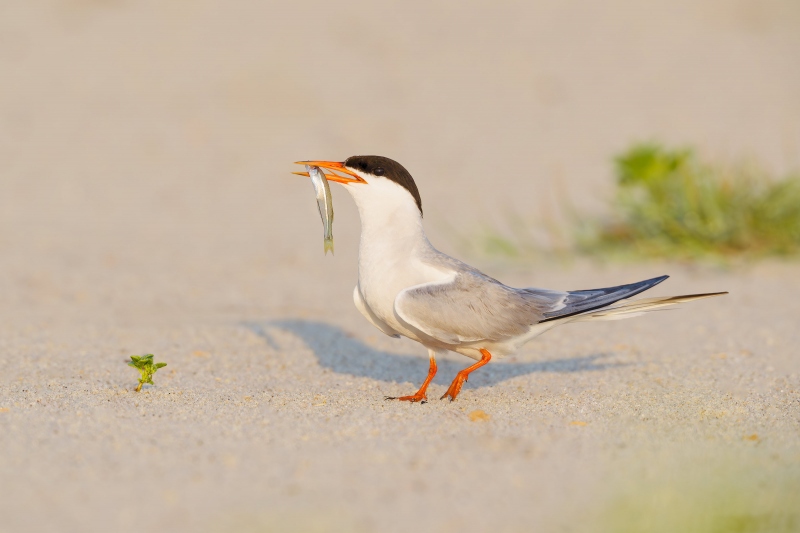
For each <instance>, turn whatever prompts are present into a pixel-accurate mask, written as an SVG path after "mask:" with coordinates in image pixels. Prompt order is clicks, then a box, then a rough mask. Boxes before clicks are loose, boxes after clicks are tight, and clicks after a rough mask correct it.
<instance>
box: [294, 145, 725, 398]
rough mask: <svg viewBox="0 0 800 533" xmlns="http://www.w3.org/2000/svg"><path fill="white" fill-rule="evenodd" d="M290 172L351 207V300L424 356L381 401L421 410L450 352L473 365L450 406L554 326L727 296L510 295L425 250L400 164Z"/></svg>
mask: <svg viewBox="0 0 800 533" xmlns="http://www.w3.org/2000/svg"><path fill="white" fill-rule="evenodd" d="M297 164H302V165H309V166H316V167H319V168H320V169H325V170H327V172H325V171H323V174H324V176H325V178H327V180H328V181H333V182H336V183H340V184H342V185H344V186H345V190H347V192H349V193H350V195H351V196H352V197H353V200H355V203H356V206H357V208H358V213H359V216H360V218H361V241H360V244H359V253H358V284H357V285H356V287H355V289H354V290H353V301H354V302H355V305H356V307H357V308H358V310H359V311H360V312H361V314H362V315H364V317H365V318H366V319H367V320H368V321H369V322H370V323H371V324H372V325H373V326H375V327H376V328H378V329H379V330H381V331H382V332H383V333H385V334H386V335H389V336H391V337H400V336H401V335H402V336H404V337H408V338H409V339H412V340H414V341H417V342H418V343H420V344H422V345H423V346H425V347H426V348H427V349H428V355H429V357H430V367H429V370H428V377H427V378H425V381H424V382H423V383H422V386H421V387H420V388H419V390H418V391H417V392H416V393H414V394H411V395H409V396H400V397H387V399H392V400H402V401H408V402H425V401H426V400H427V390H428V386H429V385H430V383H431V380H433V377H434V376H435V375H436V356H437V354H440V353H443V352H445V351H448V350H449V351H452V352H456V353H459V354H462V355H465V356H467V357H469V358H471V359H473V360H476V361H477V362H476V363H475V364H473V365H472V366H469V367H467V368H465V369H463V370H461V371H460V372H458V373H457V374H456V377H455V379H453V382H452V383H451V384H450V387H449V388H448V389H447V392H445V393H444V395H443V396H442V399H444V398H450V400H451V401H453V400H455V399H456V397H457V396H458V394H459V393H460V392H461V388H462V387H463V385H464V383H465V382H466V381H467V380H468V379H469V376H470V374H471V373H472V372H474V371H475V370H477V369H478V368H480V367H482V366H484V365H486V364H487V363H489V362H490V361H492V360H495V359H498V358H501V357H503V356H506V355H510V354H513V353H514V352H516V351H517V350H519V349H520V347H522V345H524V344H525V343H527V342H528V341H530V340H531V339H533V338H534V337H536V336H538V335H541V334H542V333H544V332H545V331H547V330H549V329H552V328H554V327H556V326H559V325H562V324H567V323H570V322H580V321H589V320H617V319H623V318H630V317H634V316H637V315H641V314H643V313H646V312H648V311H654V310H656V309H662V308H664V307H666V306H670V305H675V304H680V303H684V302H689V301H693V300H699V299H702V298H709V297H711V296H719V295H722V294H727V293H726V292H716V293H706V294H690V295H684V296H669V297H658V298H646V299H637V300H630V299H629V298H631V297H632V296H635V295H637V294H639V293H641V292H643V291H646V290H648V289H650V288H652V287H654V286H655V285H657V284H659V283H661V282H662V281H664V280H665V279H667V277H668V276H660V277H657V278H652V279H648V280H644V281H639V282H637V283H630V284H627V285H619V286H617V287H608V288H604V289H592V290H577V291H558V290H549V289H537V288H523V289H517V288H513V287H509V286H507V285H504V284H503V283H501V282H499V281H497V280H496V279H494V278H491V277H489V276H487V275H486V274H484V273H483V272H480V271H479V270H477V269H476V268H473V267H471V266H470V265H468V264H466V263H463V262H461V261H459V260H458V259H455V258H453V257H450V256H448V255H446V254H443V253H442V252H440V251H439V250H437V249H436V248H434V247H433V245H431V243H430V241H428V238H427V237H426V235H425V231H424V230H423V228H422V200H421V198H420V194H419V190H418V189H417V185H416V183H415V182H414V179H413V178H412V177H411V174H410V173H409V172H408V171H407V170H406V169H405V168H404V167H403V166H402V165H401V164H400V163H398V162H396V161H393V160H392V159H389V158H387V157H381V156H374V155H367V156H363V155H360V156H353V157H350V158H348V159H347V160H346V161H344V162H334V161H298V162H297ZM294 174H298V175H301V176H308V173H307V172H295V173H294Z"/></svg>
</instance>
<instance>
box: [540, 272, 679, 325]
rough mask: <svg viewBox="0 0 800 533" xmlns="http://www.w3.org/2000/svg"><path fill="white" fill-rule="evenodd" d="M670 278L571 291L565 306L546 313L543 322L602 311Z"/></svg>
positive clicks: (565, 300)
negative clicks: (597, 310)
mask: <svg viewBox="0 0 800 533" xmlns="http://www.w3.org/2000/svg"><path fill="white" fill-rule="evenodd" d="M668 277H669V276H659V277H657V278H651V279H646V280H644V281H638V282H636V283H629V284H627V285H618V286H616V287H607V288H604V289H591V290H587V291H569V293H567V297H566V298H565V299H564V301H563V305H562V306H561V307H559V308H556V309H553V310H552V311H550V312H547V313H545V317H544V318H543V319H542V322H545V321H548V320H557V319H559V318H566V317H569V316H574V315H580V314H583V313H587V312H589V311H593V310H596V309H601V308H603V307H606V306H609V305H611V304H613V303H615V302H618V301H620V300H623V299H627V298H630V297H631V296H636V295H637V294H639V293H640V292H644V291H646V290H648V289H651V288H653V287H655V286H656V285H658V284H659V283H661V282H662V281H664V280H665V279H667V278H668Z"/></svg>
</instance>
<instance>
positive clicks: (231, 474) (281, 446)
mask: <svg viewBox="0 0 800 533" xmlns="http://www.w3.org/2000/svg"><path fill="white" fill-rule="evenodd" d="M648 6H649V7H646V8H645V7H643V6H642V5H641V3H638V2H632V1H631V2H628V1H622V0H615V1H613V2H610V3H604V7H603V9H600V8H599V7H589V6H586V5H584V4H582V3H579V2H535V3H529V4H522V3H515V2H502V3H500V4H496V3H485V4H475V5H470V6H469V7H465V6H461V5H460V4H457V3H447V2H442V3H434V4H429V3H422V2H402V3H401V2H394V3H392V2H389V3H381V4H372V3H367V2H364V3H360V2H355V1H354V2H346V3H342V4H336V5H334V4H331V3H325V2H296V3H292V4H291V5H277V4H272V3H267V2H255V1H246V0H240V1H235V2H222V1H218V0H208V1H203V2H186V1H177V0H176V1H174V2H156V1H143V2H128V1H123V0H60V1H49V2H48V1H42V2H13V1H12V2H6V3H3V4H2V5H0V72H1V73H2V78H3V81H2V83H0V369H2V371H1V372H0V494H2V497H1V498H0V532H2V533H6V532H8V533H11V532H19V531H43V532H44V531H53V532H67V531H69V532H71V531H76V532H78V531H80V532H94V531H97V532H100V531H103V532H107V531H115V532H128V531H131V532H132V531H150V532H160V531H164V532H166V531H169V532H184V531H185V532H198V531H200V532H210V533H216V532H228V531H237V532H239V531H241V532H250V531H252V532H267V531H276V532H277V531H298V532H300V531H302V532H312V531H357V532H358V531H364V532H367V531H380V532H387V533H392V532H408V531H412V530H416V531H431V532H450V531H453V532H455V531H458V532H471V531H476V532H478V531H497V532H521V531H543V532H551V531H552V532H557V531H558V532H562V531H563V532H566V531H576V532H577V531H598V532H603V531H612V530H615V529H616V530H617V531H619V528H616V527H615V525H614V522H613V519H612V518H609V517H608V513H607V512H606V511H607V509H608V508H609V506H610V505H613V503H614V502H615V501H618V500H619V499H620V498H625V497H626V496H625V494H627V492H626V491H629V488H630V486H631V484H635V483H637V482H636V480H640V479H648V480H650V482H652V483H657V482H658V481H659V480H666V481H665V483H669V482H674V483H675V484H676V485H675V486H683V485H681V483H683V481H680V480H681V479H684V478H682V477H681V476H682V475H685V476H688V477H689V478H691V476H692V473H693V472H694V473H698V472H699V473H703V472H705V471H706V470H704V469H705V468H711V467H712V466H714V465H715V464H716V463H715V461H719V464H720V465H722V466H721V468H724V467H725V465H728V466H730V465H731V464H735V465H737V467H740V466H742V465H745V466H747V465H751V466H752V467H753V469H756V470H759V469H760V470H761V471H769V472H793V471H795V470H796V465H797V464H800V446H799V445H798V443H800V356H798V348H797V347H798V346H800V329H798V327H797V324H798V317H800V275H799V274H800V266H798V263H796V262H780V261H776V260H771V261H766V262H763V263H758V264H752V265H746V266H740V267H736V268H727V269H726V268H717V267H711V266H697V265H680V264H672V263H622V264H618V263H609V262H597V261H589V260H586V259H577V260H574V261H572V262H567V263H565V262H563V261H559V260H553V261H548V260H539V261H535V262H529V263H524V262H523V263H514V264H509V263H504V264H501V263H498V262H497V261H494V260H493V258H489V257H481V256H477V257H469V256H464V253H463V250H461V249H460V248H459V246H458V245H457V240H456V239H455V238H454V237H453V228H457V229H458V231H459V232H462V233H466V234H469V232H470V231H471V229H472V228H477V227H479V226H480V225H481V224H491V223H495V222H497V221H501V222H502V221H503V220H504V218H503V217H504V214H506V213H525V214H528V213H532V214H535V213H536V212H538V211H540V210H541V209H542V206H543V205H547V202H548V198H552V195H553V194H554V191H557V190H562V191H565V193H566V194H567V195H568V196H569V197H570V199H571V200H572V201H573V202H574V204H575V205H576V207H577V208H578V209H581V210H582V212H585V213H587V214H589V213H602V212H604V209H607V205H608V202H607V200H608V198H609V196H610V194H611V191H612V185H613V180H612V165H611V160H612V157H613V155H614V154H615V153H618V152H619V151H620V150H623V149H625V148H626V147H627V146H629V145H630V144H631V143H633V142H636V141H640V140H643V139H660V140H663V141H664V142H669V143H678V144H691V145H694V146H697V147H698V148H700V149H702V150H704V153H706V154H709V156H710V157H712V158H720V159H726V158H741V157H744V158H750V159H752V160H757V161H759V162H760V163H761V164H763V165H764V166H765V167H766V168H768V169H769V170H771V171H774V172H776V173H780V172H785V171H788V170H790V169H796V168H798V167H800V155H799V154H800V99H799V98H798V97H797V95H798V94H800V61H798V58H800V31H798V29H799V28H800V9H798V7H797V6H796V5H795V4H794V3H792V2H788V1H786V2H780V1H770V2H750V1H737V2H722V1H706V2H701V3H697V2H689V1H678V2H674V1H673V2H666V1H658V2H651V3H648ZM356 153H374V154H381V155H386V156H389V157H392V158H394V159H396V160H398V161H400V162H401V163H403V164H404V165H405V166H406V167H407V168H408V169H409V170H410V172H411V173H412V174H413V176H414V177H415V179H416V181H417V184H418V185H419V187H420V191H421V194H422V202H423V209H424V211H425V224H426V229H427V230H428V233H429V236H430V238H431V240H432V242H433V243H434V245H436V246H437V247H438V248H440V249H441V250H443V251H445V252H447V253H452V254H454V255H457V256H460V257H461V258H462V259H465V260H468V261H470V262H471V263H473V264H475V265H476V266H478V267H480V268H482V269H484V270H485V271H486V272H487V273H488V274H490V275H492V276H493V277H496V278H499V279H501V280H502V281H503V282H505V283H507V284H509V285H513V286H536V287H548V288H556V289H586V288H592V287H605V286H612V285H618V284H621V283H626V282H633V281H637V280H641V279H646V278H649V277H654V276H657V275H661V274H670V275H671V276H672V277H671V278H670V279H669V280H668V281H667V282H665V283H663V284H662V285H659V286H658V287H657V288H655V289H654V290H653V291H652V295H654V296H657V295H669V294H685V293H694V292H712V291H730V294H729V295H727V296H725V297H723V298H717V299H711V300H706V301H702V302H698V303H695V304H691V305H687V306H685V307H683V308H682V309H680V310H676V311H670V312H665V313H654V314H653V315H651V316H647V317H640V318H636V319H632V320H628V321H620V322H609V323H599V324H576V325H571V326H566V327H563V328H558V329H555V330H553V331H551V332H549V333H547V334H546V335H544V336H542V337H540V338H539V339H536V340H535V341H533V342H531V343H530V344H528V345H527V346H526V347H525V349H524V350H523V351H522V352H521V353H519V354H518V355H516V356H514V357H510V358H508V359H505V360H503V361H500V362H498V363H496V364H492V365H489V366H488V367H487V368H484V369H482V370H480V371H479V372H476V373H475V374H474V375H473V376H472V378H471V379H470V381H469V383H468V384H467V385H466V386H465V388H464V391H463V392H462V394H461V396H460V397H459V398H458V400H457V401H456V402H453V403H450V402H445V401H439V400H438V399H436V400H434V399H432V401H430V402H428V403H426V404H424V405H409V404H405V403H397V402H387V401H385V400H384V397H385V396H396V395H401V394H410V393H412V392H413V391H414V390H416V387H417V386H418V385H419V383H420V382H421V381H422V379H423V378H424V377H425V374H426V371H427V355H426V352H425V350H424V348H422V347H421V346H419V345H416V344H415V343H413V342H411V341H408V340H405V339H403V340H395V339H391V338H389V337H386V336H384V335H383V334H382V333H380V332H379V331H378V330H376V329H374V328H373V327H372V326H371V325H369V324H368V323H367V322H366V321H365V320H364V319H363V317H361V315H360V314H359V313H358V311H357V310H356V309H355V307H354V306H353V303H352V289H353V286H354V284H355V282H356V276H357V272H356V261H357V253H358V251H357V247H358V236H359V222H358V216H357V212H356V210H355V207H354V205H353V202H352V200H351V199H350V198H349V196H348V195H347V194H346V193H345V191H343V190H342V189H341V188H340V187H339V186H335V187H334V188H333V196H334V205H335V209H336V222H335V225H334V235H335V238H336V254H335V256H330V255H328V256H324V255H323V251H322V235H321V233H322V230H321V227H320V221H319V217H318V214H317V208H316V205H315V203H314V199H313V193H312V189H311V186H310V185H309V184H308V183H307V181H305V180H303V179H301V178H298V177H294V176H292V175H291V174H290V172H291V171H292V170H294V169H293V168H292V167H293V165H292V162H294V161H297V160H300V159H308V158H316V159H329V160H343V159H344V158H346V157H347V156H350V155H354V154H356ZM648 294H650V293H648ZM145 353H153V354H155V358H156V361H165V362H167V363H168V366H167V367H166V368H164V369H162V370H160V371H159V372H158V373H157V374H156V376H155V379H154V381H155V386H145V388H144V390H143V391H142V392H140V393H136V392H133V388H134V387H135V386H136V378H137V373H136V371H135V370H134V369H132V368H130V367H128V366H127V365H126V364H125V363H126V361H127V360H128V358H129V356H130V355H132V354H145ZM470 363H471V361H469V360H467V359H466V358H463V357H462V356H458V355H456V354H452V355H450V356H448V357H446V358H445V359H444V360H443V361H441V362H440V366H439V374H438V376H437V377H436V379H435V380H434V383H433V385H432V387H431V391H430V393H429V396H430V397H431V398H438V397H439V396H440V395H441V394H442V393H443V392H444V391H445V389H446V387H447V385H448V384H449V381H450V380H451V379H452V377H453V375H454V374H455V373H456V372H457V371H458V370H459V369H461V368H463V367H464V366H466V365H468V364H470ZM792 469H795V470H792ZM748 471H749V470H748ZM698 475H699V474H698ZM670 480H672V481H670ZM675 480H677V481H675ZM689 485H690V486H691V482H690V483H689ZM795 486H796V485H795ZM642 487H643V488H642V489H641V490H642V491H646V490H647V489H646V487H647V485H646V484H645V485H642Z"/></svg>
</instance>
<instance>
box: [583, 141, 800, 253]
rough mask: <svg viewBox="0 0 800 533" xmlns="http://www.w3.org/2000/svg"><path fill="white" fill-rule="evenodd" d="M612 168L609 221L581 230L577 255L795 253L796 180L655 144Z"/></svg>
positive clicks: (799, 247)
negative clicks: (613, 191) (613, 194)
mask: <svg viewBox="0 0 800 533" xmlns="http://www.w3.org/2000/svg"><path fill="white" fill-rule="evenodd" d="M615 164H616V175H617V191H616V197H615V199H614V213H615V217H614V218H613V219H611V220H609V221H603V222H594V223H593V224H590V225H589V226H588V227H583V228H582V232H581V233H579V238H578V246H579V248H580V249H581V250H584V251H587V252H590V253H606V252H619V251H623V252H633V253H635V254H637V255H643V256H650V257H668V258H679V259H693V258H702V257H708V256H717V257H734V256H749V257H762V256H788V255H794V254H797V253H798V251H800V177H798V176H791V177H788V178H785V179H782V180H775V179H773V178H772V177H770V176H769V175H767V173H765V172H764V171H762V170H760V169H759V168H757V167H755V166H748V165H736V166H723V165H714V164H710V163H707V162H704V161H702V160H701V159H700V158H698V157H697V156H696V154H695V152H694V151H692V150H690V149H669V148H665V147H662V146H660V145H657V144H640V145H636V146H634V147H632V148H631V149H630V150H628V151H627V152H625V153H623V154H621V155H620V156H618V157H617V158H616V159H615Z"/></svg>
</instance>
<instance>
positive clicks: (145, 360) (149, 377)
mask: <svg viewBox="0 0 800 533" xmlns="http://www.w3.org/2000/svg"><path fill="white" fill-rule="evenodd" d="M128 366H132V367H133V368H135V369H136V370H138V371H139V372H140V373H141V375H142V377H140V378H139V384H138V385H137V386H136V392H139V391H140V390H142V385H144V384H145V383H149V384H150V385H153V374H155V373H156V372H157V371H158V369H159V368H164V367H165V366H167V363H153V354H151V353H150V354H147V355H132V356H131V360H130V362H128Z"/></svg>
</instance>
